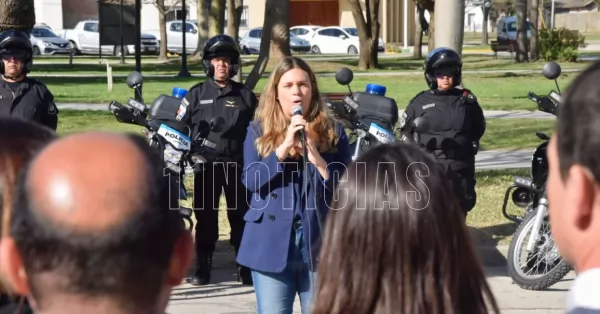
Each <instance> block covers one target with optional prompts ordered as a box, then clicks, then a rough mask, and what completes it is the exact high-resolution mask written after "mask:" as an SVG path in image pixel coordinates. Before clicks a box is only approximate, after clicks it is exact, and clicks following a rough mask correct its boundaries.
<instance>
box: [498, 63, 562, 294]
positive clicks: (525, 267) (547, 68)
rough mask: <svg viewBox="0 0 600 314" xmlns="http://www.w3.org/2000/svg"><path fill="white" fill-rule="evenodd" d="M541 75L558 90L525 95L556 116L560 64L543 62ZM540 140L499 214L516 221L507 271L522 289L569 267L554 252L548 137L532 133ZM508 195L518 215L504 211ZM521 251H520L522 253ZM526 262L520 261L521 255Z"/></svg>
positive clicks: (544, 283) (543, 285)
mask: <svg viewBox="0 0 600 314" xmlns="http://www.w3.org/2000/svg"><path fill="white" fill-rule="evenodd" d="M542 74H543V75H544V76H545V77H546V78H547V79H549V80H554V81H555V83H556V88H557V90H558V92H556V91H551V92H550V94H549V95H547V96H539V95H536V94H534V93H533V92H529V94H528V98H529V99H530V100H531V101H533V102H535V103H537V106H538V109H539V110H540V111H543V112H546V113H549V114H553V115H556V110H557V106H558V105H559V104H560V101H561V95H560V88H559V87H558V82H557V81H556V79H557V78H558V77H559V76H560V74H561V68H560V65H558V63H556V62H549V63H547V64H546V65H544V69H543V71H542ZM536 135H537V137H538V138H539V139H540V140H542V143H541V144H540V145H539V146H538V147H537V148H536V149H535V151H534V152H533V156H532V160H531V175H530V176H529V177H519V176H517V177H515V178H514V183H513V184H512V185H511V186H510V187H509V188H508V189H507V190H506V194H505V196H504V202H503V205H502V214H503V215H504V217H505V218H506V219H508V220H510V221H513V222H516V223H517V224H519V227H518V228H517V231H516V232H515V234H514V236H513V239H512V241H511V243H510V246H509V249H508V254H507V258H506V259H507V266H508V273H509V275H510V277H511V278H512V279H513V282H514V283H516V284H517V285H519V286H520V287H521V288H523V289H526V290H544V289H547V288H549V287H551V286H553V285H554V284H556V283H557V282H558V281H560V280H562V279H563V278H564V277H565V276H566V275H567V274H568V273H569V272H570V271H571V270H572V267H571V266H570V265H568V264H567V263H566V262H565V261H564V260H563V258H562V257H561V256H560V253H559V252H558V248H557V247H556V244H555V243H554V239H553V237H552V234H551V233H550V222H549V217H548V199H547V197H546V182H547V180H548V159H547V156H546V150H547V147H548V142H549V140H550V136H548V135H546V134H544V133H540V132H536ZM509 195H511V198H512V202H513V203H514V204H515V205H517V206H518V207H521V208H524V209H525V212H524V215H523V216H522V217H518V216H516V215H510V214H508V213H507V211H506V206H507V203H508V198H509ZM523 253H524V254H523ZM522 254H523V257H525V259H526V261H524V262H522V261H521V257H522Z"/></svg>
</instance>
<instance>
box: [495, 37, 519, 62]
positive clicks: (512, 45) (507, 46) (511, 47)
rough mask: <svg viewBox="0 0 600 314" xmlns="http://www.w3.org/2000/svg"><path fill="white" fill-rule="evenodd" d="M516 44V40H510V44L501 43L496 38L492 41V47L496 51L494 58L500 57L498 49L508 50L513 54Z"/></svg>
mask: <svg viewBox="0 0 600 314" xmlns="http://www.w3.org/2000/svg"><path fill="white" fill-rule="evenodd" d="M515 44H516V43H515V42H514V41H510V42H509V43H508V44H500V43H499V42H498V41H496V40H494V41H492V43H491V44H490V48H492V51H493V52H494V59H497V58H498V51H508V52H510V54H511V56H512V54H513V52H515Z"/></svg>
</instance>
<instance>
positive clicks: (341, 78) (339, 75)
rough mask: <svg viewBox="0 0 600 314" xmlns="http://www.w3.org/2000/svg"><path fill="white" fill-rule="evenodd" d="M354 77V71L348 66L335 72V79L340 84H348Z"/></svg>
mask: <svg viewBox="0 0 600 314" xmlns="http://www.w3.org/2000/svg"><path fill="white" fill-rule="evenodd" d="M353 79H354V73H353V72H352V70H350V69H348V68H341V69H339V70H338V71H337V72H336V73H335V81H336V82H337V83H338V84H340V85H348V84H350V82H352V80H353Z"/></svg>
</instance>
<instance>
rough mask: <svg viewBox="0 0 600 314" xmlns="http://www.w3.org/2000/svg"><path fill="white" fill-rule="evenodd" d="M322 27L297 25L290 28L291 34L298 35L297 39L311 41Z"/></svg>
mask: <svg viewBox="0 0 600 314" xmlns="http://www.w3.org/2000/svg"><path fill="white" fill-rule="evenodd" d="M322 27H323V26H319V25H297V26H294V27H290V33H291V34H294V35H296V37H300V38H302V39H304V40H308V41H310V39H311V38H312V37H313V35H314V34H315V32H316V31H317V30H318V29H319V28H322Z"/></svg>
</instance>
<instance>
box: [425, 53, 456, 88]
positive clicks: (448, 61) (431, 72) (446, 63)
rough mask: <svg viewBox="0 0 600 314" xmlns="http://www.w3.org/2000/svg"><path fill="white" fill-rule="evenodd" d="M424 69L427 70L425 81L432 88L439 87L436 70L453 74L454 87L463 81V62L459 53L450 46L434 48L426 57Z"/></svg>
mask: <svg viewBox="0 0 600 314" xmlns="http://www.w3.org/2000/svg"><path fill="white" fill-rule="evenodd" d="M423 70H425V73H424V74H425V81H427V85H429V88H431V89H437V88H438V86H437V79H436V77H435V72H442V73H445V74H449V75H452V77H453V80H454V84H453V85H454V87H456V86H458V85H460V83H461V78H462V62H461V60H460V56H459V55H458V53H456V51H454V50H452V49H450V48H444V47H441V48H436V49H434V50H432V51H431V52H430V53H429V55H427V58H425V62H424V63H423Z"/></svg>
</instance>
